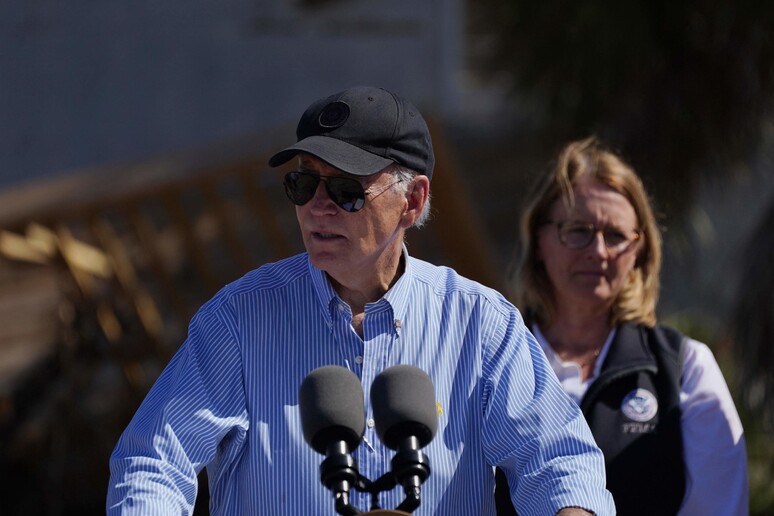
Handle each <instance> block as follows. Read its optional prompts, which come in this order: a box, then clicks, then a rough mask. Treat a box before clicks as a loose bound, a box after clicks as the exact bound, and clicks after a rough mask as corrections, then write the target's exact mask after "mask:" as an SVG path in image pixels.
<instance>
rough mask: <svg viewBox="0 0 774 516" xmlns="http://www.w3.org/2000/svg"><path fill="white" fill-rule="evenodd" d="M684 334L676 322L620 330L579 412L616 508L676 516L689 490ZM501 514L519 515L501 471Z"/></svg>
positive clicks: (630, 512) (498, 499)
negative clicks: (600, 454) (683, 388)
mask: <svg viewBox="0 0 774 516" xmlns="http://www.w3.org/2000/svg"><path fill="white" fill-rule="evenodd" d="M683 341H684V337H683V336H682V334H680V333H679V332H677V331H676V330H673V329H671V328H666V327H663V326H657V327H656V328H647V327H645V326H637V325H630V324H624V325H621V326H620V327H619V328H618V331H617V332H616V336H615V339H614V341H613V343H612V345H611V346H610V349H609V351H608V354H607V357H606V358H605V362H604V364H603V365H602V370H601V371H600V374H599V377H598V378H597V379H596V380H595V381H594V383H592V384H591V385H590V386H589V389H588V391H587V392H586V394H585V396H584V397H583V399H582V400H581V410H582V411H583V415H584V416H585V417H586V421H587V422H588V424H589V427H591V431H592V433H593V434H594V439H595V440H596V441H597V445H599V447H600V448H601V449H602V452H603V453H604V455H605V467H606V470H607V488H608V489H609V490H610V492H611V493H612V494H613V499H614V500H615V505H616V509H617V512H618V514H620V515H624V516H629V515H639V514H659V515H669V514H676V513H677V511H678V509H679V508H680V504H681V503H682V500H683V496H684V494H685V464H684V463H683V442H682V434H681V430H680V380H681V374H682V351H683ZM495 498H496V502H497V514H498V515H500V516H505V515H513V514H516V512H515V510H514V509H513V506H512V505H511V503H510V494H509V492H508V485H507V481H506V479H505V475H504V474H503V473H502V472H501V471H500V470H499V469H498V471H497V489H496V492H495Z"/></svg>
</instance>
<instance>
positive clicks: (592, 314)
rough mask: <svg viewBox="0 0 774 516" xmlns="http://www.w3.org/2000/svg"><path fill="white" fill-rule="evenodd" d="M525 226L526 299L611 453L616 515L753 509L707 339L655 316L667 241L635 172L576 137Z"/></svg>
mask: <svg viewBox="0 0 774 516" xmlns="http://www.w3.org/2000/svg"><path fill="white" fill-rule="evenodd" d="M521 229H522V256H521V261H520V264H519V268H518V272H517V277H516V278H515V281H514V286H515V291H516V299H515V301H516V305H517V306H518V307H519V308H520V309H521V310H522V312H523V313H524V315H525V318H526V319H527V323H528V325H529V327H530V328H531V330H532V332H533V333H534V334H535V336H536V337H537V340H538V341H539V342H540V344H541V346H542V348H543V350H544V351H545V353H546V356H547V358H548V361H549V363H550V364H551V366H552V368H553V369H554V371H555V372H556V374H557V376H558V378H559V380H560V382H561V384H562V386H563V387H564V389H565V391H566V392H567V393H568V394H569V395H570V396H571V397H572V398H573V399H575V401H576V402H577V403H578V404H579V405H580V407H581V409H582V410H583V413H584V415H585V416H586V419H587V421H588V423H589V426H590V427H591V429H592V431H593V433H594V436H595V438H596V440H597V443H598V444H599V446H600V448H602V450H603V452H604V453H605V459H606V465H607V479H608V489H609V490H610V491H611V492H612V494H613V498H614V499H615V502H616V506H617V509H618V513H619V514H623V515H628V514H678V513H679V514H684V515H688V514H696V515H698V514H702V515H703V514H729V515H730V514H747V512H748V509H747V506H748V489H747V465H746V454H745V446H744V438H743V431H742V426H741V422H740V421H739V416H738V414H737V412H736V409H735V407H734V404H733V401H732V399H731V396H730V394H729V391H728V387H727V386H726V383H725V380H724V379H723V375H722V373H721V371H720V368H719V367H718V364H717V362H716V361H715V358H714V357H713V355H712V352H711V351H710V349H709V348H708V347H707V346H706V345H705V344H702V343H700V342H697V341H696V340H693V339H690V338H685V337H683V336H682V335H681V334H679V333H678V332H676V331H675V330H672V329H669V328H665V327H661V326H658V325H656V303H657V300H658V291H659V272H660V268H661V236H660V234H659V230H658V227H657V225H656V221H655V218H654V215H653V210H652V208H651V206H650V203H649V201H648V197H647V194H646V192H645V189H644V187H643V185H642V182H641V181H640V179H639V178H638V177H637V175H636V173H635V172H634V170H632V168H631V167H630V166H629V165H627V164H626V163H624V161H623V160H621V159H620V158H619V157H618V156H616V155H615V154H613V153H612V152H610V151H609V150H606V149H604V148H603V147H602V146H601V145H600V144H599V142H598V141H597V140H596V139H594V138H589V139H585V140H582V141H575V142H572V143H570V144H569V145H567V146H566V147H565V148H564V149H563V150H562V152H561V153H560V155H559V157H558V160H557V163H556V165H555V167H554V168H553V170H551V171H550V172H549V173H548V174H547V175H546V176H545V177H543V178H542V180H541V182H540V183H539V185H538V190H537V193H536V196H535V197H534V200H533V201H532V202H531V204H530V205H529V206H528V208H527V210H526V212H525V213H524V216H523V218H522V227H521ZM503 480H504V477H503V476H502V475H500V477H499V481H500V482H503ZM498 492H501V490H498ZM501 503H503V499H502V497H498V504H501ZM498 507H499V505H498ZM507 512H508V511H501V513H507Z"/></svg>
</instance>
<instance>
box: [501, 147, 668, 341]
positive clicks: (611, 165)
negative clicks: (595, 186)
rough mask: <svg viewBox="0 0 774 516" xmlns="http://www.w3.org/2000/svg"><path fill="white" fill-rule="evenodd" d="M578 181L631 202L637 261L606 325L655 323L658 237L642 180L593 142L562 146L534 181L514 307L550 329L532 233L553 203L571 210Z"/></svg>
mask: <svg viewBox="0 0 774 516" xmlns="http://www.w3.org/2000/svg"><path fill="white" fill-rule="evenodd" d="M581 178H591V179H595V180H597V181H599V182H601V183H603V184H605V185H607V186H609V187H610V188H612V189H613V190H615V191H616V192H618V193H620V194H622V195H623V196H624V197H626V199H627V200H628V201H629V202H630V203H631V205H632V207H633V208H634V212H635V213H636V215H637V220H638V223H639V225H640V226H639V228H640V230H641V231H642V235H643V237H644V238H642V239H641V240H642V241H641V242H640V243H639V244H638V248H637V260H636V262H635V265H634V268H633V269H632V271H631V273H630V274H629V276H628V277H627V278H626V281H625V283H624V286H623V288H622V289H621V292H620V293H619V295H618V297H617V298H616V299H615V300H614V301H613V306H612V308H611V310H610V321H609V323H610V325H611V326H617V325H618V324H620V323H624V322H632V323H639V324H644V325H646V326H653V325H655V324H656V304H657V303H658V294H659V274H660V273H661V232H660V231H659V228H658V226H657V224H656V219H655V216H654V214H653V208H652V207H651V204H650V200H649V198H648V195H647V192H646V191H645V187H644V186H643V184H642V181H641V180H640V178H639V177H638V176H637V174H636V173H635V172H634V170H633V169H632V168H631V167H630V166H629V165H628V164H626V163H625V162H624V161H623V160H622V159H621V158H620V157H619V156H617V155H616V154H614V153H613V152H612V151H610V150H608V149H606V148H604V147H603V146H602V145H601V143H600V142H599V141H598V140H597V139H596V138H595V137H590V138H586V139H584V140H577V141H573V142H571V143H569V144H567V145H566V146H565V147H564V149H562V151H561V152H560V153H559V156H558V158H557V161H556V164H555V165H554V167H553V168H552V169H551V170H549V172H548V173H547V174H545V175H544V176H543V177H541V178H540V181H539V182H538V183H537V185H536V190H535V192H534V194H533V196H532V199H533V200H532V201H531V202H530V204H529V205H528V207H527V209H526V211H525V212H524V214H523V215H522V218H521V253H520V259H519V263H518V267H517V269H516V273H515V275H514V277H513V278H512V280H511V285H510V287H511V292H512V293H513V294H514V297H515V299H514V302H515V304H516V306H518V307H519V308H520V309H522V310H523V311H525V312H527V313H530V314H531V316H533V317H535V318H536V320H537V322H539V323H541V324H547V325H550V324H551V322H552V320H553V317H554V316H555V306H554V299H553V289H552V287H551V282H550V280H549V278H548V275H547V273H546V270H545V267H544V265H543V263H542V262H541V261H540V260H539V259H538V257H537V234H538V230H539V229H540V228H541V226H543V225H544V224H545V223H546V222H547V221H548V220H549V217H548V212H549V210H550V209H551V207H552V206H553V204H554V202H555V201H556V200H557V199H561V200H562V202H563V203H564V205H565V206H566V207H568V208H571V207H572V206H573V205H574V202H575V199H574V195H573V186H574V185H575V184H576V183H577V182H578V181H579V180H580V179H581Z"/></svg>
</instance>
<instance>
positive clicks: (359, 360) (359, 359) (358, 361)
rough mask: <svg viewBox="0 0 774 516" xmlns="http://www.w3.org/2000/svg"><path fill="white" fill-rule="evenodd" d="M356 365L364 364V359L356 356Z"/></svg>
mask: <svg viewBox="0 0 774 516" xmlns="http://www.w3.org/2000/svg"><path fill="white" fill-rule="evenodd" d="M355 363H356V364H362V363H363V357H361V356H360V355H358V356H356V357H355Z"/></svg>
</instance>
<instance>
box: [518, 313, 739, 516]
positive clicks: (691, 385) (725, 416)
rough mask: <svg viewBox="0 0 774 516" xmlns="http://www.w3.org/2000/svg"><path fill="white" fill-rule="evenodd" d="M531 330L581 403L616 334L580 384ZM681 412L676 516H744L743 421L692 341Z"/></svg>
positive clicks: (707, 357)
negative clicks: (680, 490) (681, 472)
mask: <svg viewBox="0 0 774 516" xmlns="http://www.w3.org/2000/svg"><path fill="white" fill-rule="evenodd" d="M530 329H531V330H532V333H533V334H534V335H535V338H537V341H538V342H539V343H540V346H541V347H542V348H543V351H544V352H545V354H546V357H547V358H548V362H549V364H550V365H551V368H552V369H553V370H554V372H555V373H556V375H557V377H558V378H559V382H560V383H561V384H562V388H564V390H565V392H567V394H569V395H570V397H571V398H573V399H574V400H575V401H576V403H578V404H580V400H581V399H583V396H584V394H586V391H587V390H588V388H589V386H590V385H591V384H592V383H593V382H594V380H596V379H597V378H598V377H599V373H600V370H601V369H602V364H603V363H604V361H605V357H606V356H607V353H608V351H609V349H610V345H611V343H612V341H613V338H614V337H615V333H616V330H615V329H613V330H612V331H611V332H610V334H609V335H608V337H607V340H605V344H604V345H603V346H602V349H601V350H600V352H599V358H598V359H597V362H596V364H595V365H594V370H593V371H592V374H591V376H590V377H589V378H588V379H587V380H585V381H583V379H582V378H583V377H582V374H581V368H580V366H579V365H578V364H576V363H574V362H564V361H562V360H561V359H560V358H559V355H558V354H557V353H556V352H555V351H554V350H553V348H552V347H551V345H550V344H549V343H548V341H547V340H546V337H545V336H544V335H543V333H542V332H541V331H540V328H539V327H538V326H537V324H533V325H532V327H531V328H530ZM680 409H681V411H682V417H681V420H680V422H681V428H682V433H683V453H684V460H685V468H686V475H687V479H686V480H687V484H686V494H685V499H684V500H683V505H682V507H681V509H680V512H679V514H680V515H681V516H689V515H690V516H693V515H697V516H698V515H705V514H717V515H746V514H748V513H749V508H748V506H749V487H748V482H747V453H746V450H745V442H744V430H743V428H742V422H741V421H740V419H739V414H738V413H737V411H736V407H735V405H734V401H733V399H732V397H731V393H730V392H729V390H728V386H727V385H726V381H725V379H724V378H723V373H722V371H721V370H720V366H719V365H718V363H717V361H716V360H715V356H714V355H713V354H712V350H710V348H709V347H708V346H707V345H706V344H704V343H702V342H699V341H697V340H694V339H691V338H688V339H687V340H686V346H685V355H684V362H683V379H682V385H681V386H680Z"/></svg>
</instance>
